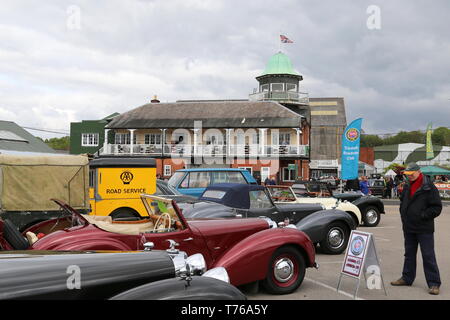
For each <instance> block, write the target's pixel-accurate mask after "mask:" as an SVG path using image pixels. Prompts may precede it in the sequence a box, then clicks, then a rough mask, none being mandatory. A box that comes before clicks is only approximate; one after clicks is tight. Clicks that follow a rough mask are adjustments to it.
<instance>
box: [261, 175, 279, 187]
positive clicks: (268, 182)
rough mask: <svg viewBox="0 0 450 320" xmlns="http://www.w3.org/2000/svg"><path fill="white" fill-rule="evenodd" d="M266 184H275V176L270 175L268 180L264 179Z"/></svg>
mask: <svg viewBox="0 0 450 320" xmlns="http://www.w3.org/2000/svg"><path fill="white" fill-rule="evenodd" d="M264 184H265V185H266V186H275V185H276V184H277V182H276V181H275V178H274V177H273V176H272V177H270V176H268V177H267V178H266V180H264Z"/></svg>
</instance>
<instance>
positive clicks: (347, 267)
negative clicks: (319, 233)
mask: <svg viewBox="0 0 450 320" xmlns="http://www.w3.org/2000/svg"><path fill="white" fill-rule="evenodd" d="M342 275H346V276H349V277H352V278H355V279H357V280H358V286H357V287H356V291H355V294H354V297H355V298H356V294H357V292H358V288H359V282H360V279H361V275H364V277H365V279H366V286H367V288H368V289H381V286H383V289H384V293H385V294H386V295H387V293H386V288H385V286H384V282H383V277H382V275H381V268H380V263H379V261H378V256H377V251H376V249H375V241H374V239H373V237H372V234H371V233H367V232H362V231H357V230H353V231H352V233H351V234H350V239H349V242H348V246H347V250H346V252H345V258H344V263H343V264H342V269H341V276H340V277H339V283H338V287H337V290H338V291H339V287H340V284H341V278H342Z"/></svg>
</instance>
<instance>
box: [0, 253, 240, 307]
mask: <svg viewBox="0 0 450 320" xmlns="http://www.w3.org/2000/svg"><path fill="white" fill-rule="evenodd" d="M0 259H1V261H2V267H1V268H0V299H39V300H42V299H58V300H61V299H65V300H69V299H83V300H85V299H90V300H92V299H110V298H112V299H117V298H119V299H128V298H130V294H129V293H130V292H134V293H139V295H138V296H136V295H135V296H133V299H202V300H207V299H226V300H229V299H232V300H235V299H236V300H245V299H246V298H245V296H244V295H243V294H242V293H241V292H240V291H239V290H238V289H237V288H235V287H234V286H232V285H230V284H229V283H227V282H226V280H227V274H226V271H225V270H224V269H223V268H217V269H212V270H209V271H207V272H206V273H205V269H206V266H205V261H204V258H203V256H201V255H199V254H196V255H193V256H190V257H187V256H186V253H184V252H177V253H169V252H165V251H140V252H139V251H136V252H121V253H118V252H110V253H104V252H95V251H89V252H86V251H79V252H77V251H70V252H67V251H65V252H58V251H39V252H37V251H3V252H0ZM200 275H202V276H200ZM211 276H213V277H214V278H211ZM183 279H184V280H185V281H182V280H183ZM219 279H221V280H219ZM143 287H145V290H143V289H142V288H143Z"/></svg>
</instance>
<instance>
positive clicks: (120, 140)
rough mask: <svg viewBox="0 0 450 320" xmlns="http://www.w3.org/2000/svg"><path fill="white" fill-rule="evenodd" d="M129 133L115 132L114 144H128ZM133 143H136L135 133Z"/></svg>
mask: <svg viewBox="0 0 450 320" xmlns="http://www.w3.org/2000/svg"><path fill="white" fill-rule="evenodd" d="M130 137H131V134H130V133H129V132H128V133H116V135H115V137H114V143H115V144H130ZM133 143H134V144H136V134H134V135H133Z"/></svg>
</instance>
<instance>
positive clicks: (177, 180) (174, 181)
mask: <svg viewBox="0 0 450 320" xmlns="http://www.w3.org/2000/svg"><path fill="white" fill-rule="evenodd" d="M184 174H185V173H184V172H175V173H174V174H173V176H172V177H170V179H169V181H168V182H167V184H169V185H170V186H172V187H174V188H176V187H177V185H178V183H180V179H181V178H183V176H184Z"/></svg>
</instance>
